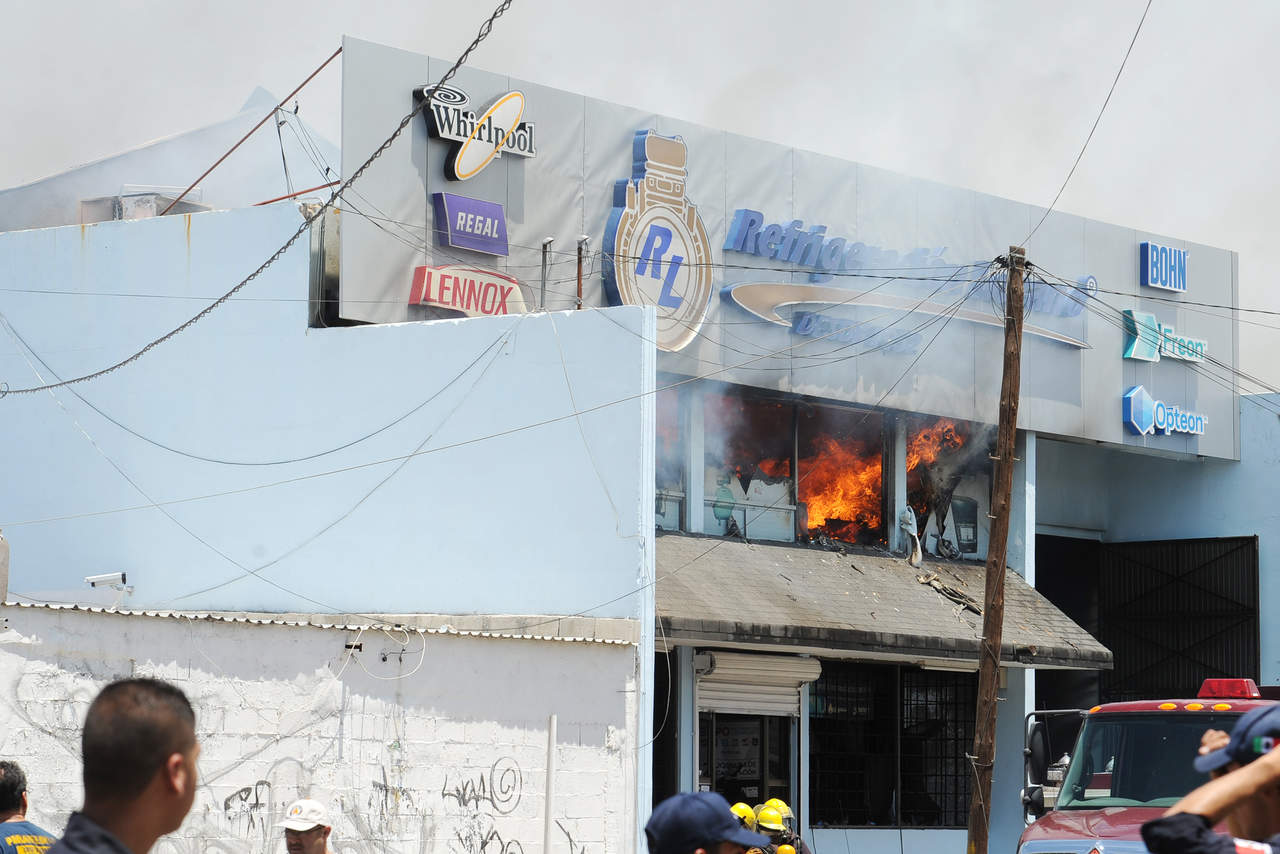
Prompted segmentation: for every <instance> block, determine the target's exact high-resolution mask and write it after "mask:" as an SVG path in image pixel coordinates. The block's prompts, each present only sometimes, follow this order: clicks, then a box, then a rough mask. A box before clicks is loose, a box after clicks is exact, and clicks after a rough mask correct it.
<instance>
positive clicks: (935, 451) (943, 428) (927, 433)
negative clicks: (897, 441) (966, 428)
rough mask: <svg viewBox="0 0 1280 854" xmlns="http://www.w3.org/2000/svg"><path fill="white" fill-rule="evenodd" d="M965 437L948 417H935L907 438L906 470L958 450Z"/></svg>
mask: <svg viewBox="0 0 1280 854" xmlns="http://www.w3.org/2000/svg"><path fill="white" fill-rule="evenodd" d="M965 438H966V437H965V436H964V435H963V434H962V433H961V432H960V429H959V426H958V425H957V424H956V422H954V421H952V420H951V419H949V418H938V419H936V420H935V421H934V422H933V423H932V424H930V425H928V426H926V427H923V428H921V429H920V430H919V431H918V432H917V433H916V434H915V435H914V436H911V437H910V438H909V439H908V441H907V471H914V470H915V468H916V466H918V465H920V464H921V463H924V464H925V465H932V464H933V463H935V462H937V460H938V457H939V456H940V455H942V454H943V453H945V452H948V451H955V450H959V449H960V447H961V446H963V445H964V442H965Z"/></svg>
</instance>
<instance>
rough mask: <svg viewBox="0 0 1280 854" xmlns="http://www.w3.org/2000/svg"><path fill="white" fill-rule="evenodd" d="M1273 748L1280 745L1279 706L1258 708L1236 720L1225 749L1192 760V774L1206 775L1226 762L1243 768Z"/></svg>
mask: <svg viewBox="0 0 1280 854" xmlns="http://www.w3.org/2000/svg"><path fill="white" fill-rule="evenodd" d="M1276 745H1280V705H1276V706H1259V707H1258V708H1256V709H1250V710H1249V711H1247V712H1245V713H1244V714H1243V715H1241V716H1240V720H1238V721H1236V725H1235V726H1233V727H1232V728H1231V741H1229V742H1227V746H1226V747H1223V748H1220V749H1218V750H1215V751H1213V752H1211V753H1206V754H1205V755H1203V756H1197V757H1196V761H1195V766H1196V770H1197V771H1200V772H1202V773H1208V772H1209V771H1216V770H1218V769H1219V768H1222V767H1224V766H1225V765H1227V764H1228V763H1230V762H1239V763H1240V764H1241V765H1247V764H1249V763H1250V762H1252V761H1253V760H1255V759H1257V758H1258V757H1259V756H1261V755H1262V754H1264V753H1267V752H1269V751H1270V750H1271V749H1272V748H1273V747H1275V746H1276Z"/></svg>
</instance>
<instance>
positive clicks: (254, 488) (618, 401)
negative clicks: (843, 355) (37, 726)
mask: <svg viewBox="0 0 1280 854" xmlns="http://www.w3.org/2000/svg"><path fill="white" fill-rule="evenodd" d="M975 287H976V285H975ZM970 293H972V291H970ZM856 296H857V295H856V294H855V295H854V296H853V297H851V298H850V300H845V301H843V302H841V303H836V304H835V305H837V306H839V305H846V304H848V302H850V301H852V299H853V298H856ZM967 298H968V294H967V295H966V296H965V297H963V298H962V299H961V300H960V301H959V302H958V303H957V309H956V310H957V311H958V306H959V305H962V304H963V300H964V299H967ZM843 331H845V330H844V328H839V329H835V330H832V331H831V332H829V333H826V334H824V335H820V336H816V337H814V338H810V339H806V340H805V341H802V342H799V343H796V344H790V345H787V346H785V347H780V348H778V349H777V350H774V351H772V352H769V353H766V354H764V355H762V356H757V357H755V358H752V359H748V360H747V361H745V362H739V363H737V364H734V365H726V366H724V367H720V368H717V369H716V370H714V371H710V372H707V373H705V374H699V375H697V376H693V377H687V378H685V379H682V380H679V381H677V382H674V383H671V384H669V385H666V386H662V387H661V388H655V389H653V390H652V391H645V392H639V393H637V394H633V395H627V396H625V397H622V398H618V399H616V400H611V401H606V402H604V403H600V404H596V405H594V406H590V407H587V408H585V409H582V410H578V411H576V412H569V413H565V414H563V415H557V416H553V417H551V418H545V419H542V420H540V421H536V422H533V423H530V424H524V425H520V426H517V427H511V428H508V429H506V430H500V431H497V432H495V433H489V434H485V435H482V436H475V437H472V438H470V439H462V440H459V441H457V442H453V443H450V444H448V445H442V446H439V447H437V448H431V449H427V450H423V451H417V452H414V453H412V454H407V455H401V456H396V457H387V458H384V459H380V460H372V461H369V462H364V463H355V464H352V465H349V466H343V467H341V468H337V469H329V470H326V471H321V472H313V473H311V474H306V475H298V476H296V477H291V478H284V479H282V480H277V481H273V482H270V483H265V484H258V485H256V486H248V487H242V488H239V489H229V490H223V491H220V492H213V493H206V494H204V495H197V496H191V497H188V498H178V499H171V500H168V501H163V502H158V504H163V505H173V504H186V503H190V502H194V501H203V500H206V499H210V498H221V497H225V496H229V495H240V494H244V493H248V492H256V491H258V490H261V489H268V488H271V487H275V486H283V485H286V484H290V483H299V482H302V481H306V480H314V479H316V478H320V477H329V476H332V475H336V474H343V473H345V472H349V471H357V470H359V469H364V468H371V467H373V466H379V465H388V464H390V463H395V462H399V461H401V460H405V459H411V458H413V457H417V456H424V455H426V454H434V453H439V452H442V451H448V450H453V449H455V448H460V447H466V446H468V445H474V444H477V443H480V442H484V441H488V440H490V439H497V438H501V437H504V436H510V435H513V434H515V433H521V432H524V431H526V430H534V429H538V428H540V427H545V426H548V425H551V424H557V423H560V422H563V421H567V420H569V419H571V418H576V417H577V416H579V415H585V414H588V413H591V412H597V411H599V410H602V409H607V408H608V407H611V406H617V405H619V404H622V403H627V402H630V401H632V400H636V399H639V398H641V397H644V396H646V395H650V394H658V393H659V392H662V391H665V390H667V389H671V388H677V387H679V386H682V385H687V384H689V383H694V382H699V381H701V380H705V379H710V378H711V377H715V376H718V375H720V374H723V373H726V372H728V371H733V370H737V369H739V368H744V367H746V366H748V365H750V364H753V363H755V362H758V361H760V360H761V359H766V358H771V357H774V356H779V355H782V354H783V353H786V352H790V351H792V350H794V349H796V348H798V347H803V346H806V345H808V344H812V343H816V342H819V341H823V340H825V339H827V338H830V337H831V336H833V335H838V334H840V333H841V332H843ZM876 349H881V348H879V347H877V348H876ZM151 506H152V505H140V506H133V507H122V508H115V509H112V510H98V511H91V512H88V513H75V514H68V515H63V516H53V517H46V518H42V519H28V520H23V521H10V522H0V527H6V526H7V527H18V526H22V525H33V524H43V523H47V522H58V521H67V520H70V519H78V518H87V517H92V516H104V515H111V514H114V513H124V512H130V511H133V510H141V509H148V508H149V507H151Z"/></svg>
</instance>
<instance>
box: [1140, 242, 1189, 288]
mask: <svg viewBox="0 0 1280 854" xmlns="http://www.w3.org/2000/svg"><path fill="white" fill-rule="evenodd" d="M1138 271H1139V272H1138V278H1139V281H1141V282H1142V285H1143V287H1147V288H1160V289H1161V290H1165V291H1177V292H1178V293H1185V292H1186V290H1187V251H1186V250H1185V249H1172V248H1170V247H1168V246H1161V245H1160V244H1158V243H1141V244H1139V245H1138Z"/></svg>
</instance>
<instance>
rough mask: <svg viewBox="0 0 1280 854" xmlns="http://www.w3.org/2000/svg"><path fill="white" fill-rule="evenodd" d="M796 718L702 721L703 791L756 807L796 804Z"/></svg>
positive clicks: (717, 716)
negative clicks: (781, 802) (772, 800)
mask: <svg viewBox="0 0 1280 854" xmlns="http://www.w3.org/2000/svg"><path fill="white" fill-rule="evenodd" d="M791 725H792V718H789V717H782V716H779V715H734V714H724V713H720V712H701V713H700V714H699V715H698V788H699V789H702V790H704V791H712V792H719V793H720V794H722V795H724V797H725V799H726V800H728V801H729V803H736V802H738V801H742V802H744V803H747V804H750V805H752V806H755V805H756V804H760V803H764V802H765V801H766V800H768V799H769V798H781V799H782V800H784V801H786V802H787V803H788V804H790V803H791V802H792V798H791Z"/></svg>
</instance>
